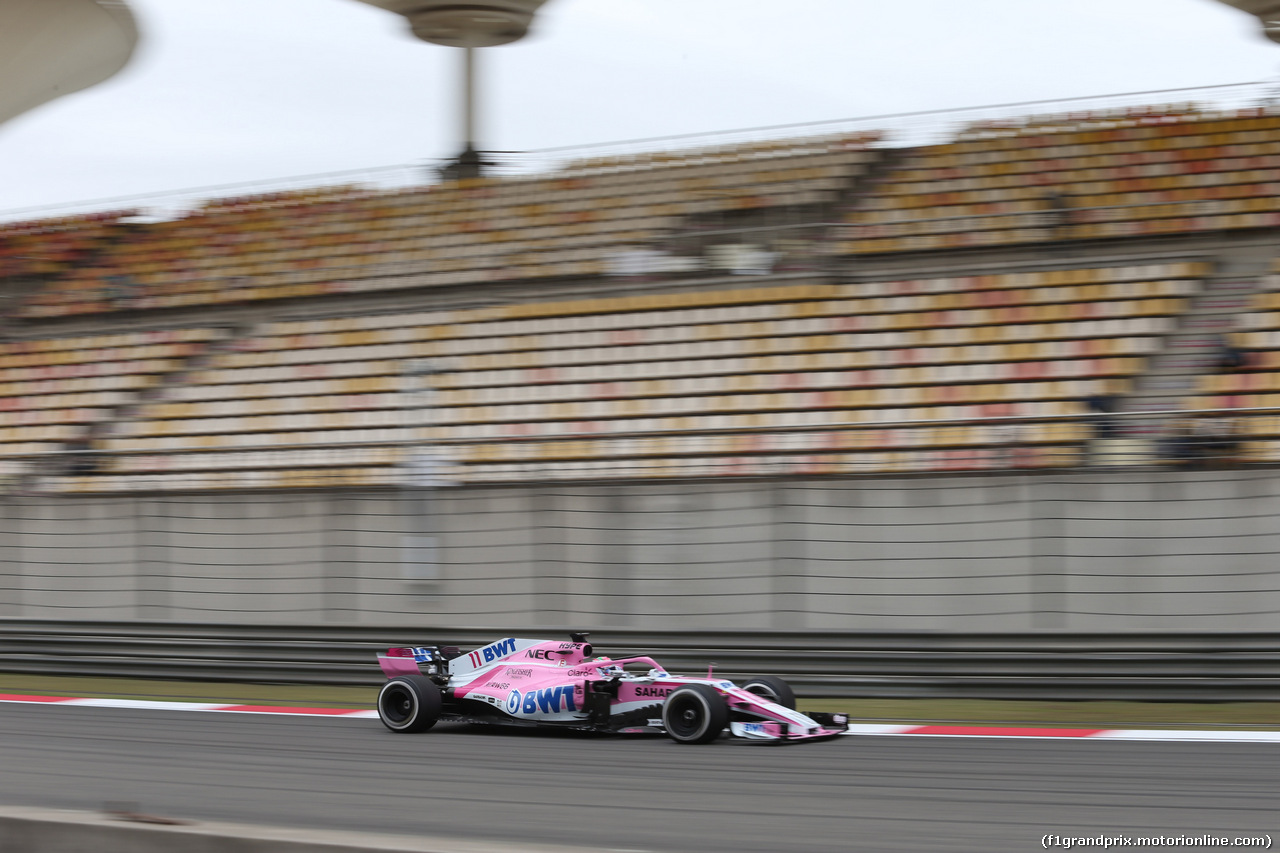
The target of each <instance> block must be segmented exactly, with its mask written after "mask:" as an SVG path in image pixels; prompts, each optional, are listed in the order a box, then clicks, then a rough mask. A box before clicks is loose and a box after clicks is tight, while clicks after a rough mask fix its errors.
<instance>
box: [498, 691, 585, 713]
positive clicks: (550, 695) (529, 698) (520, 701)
mask: <svg viewBox="0 0 1280 853" xmlns="http://www.w3.org/2000/svg"><path fill="white" fill-rule="evenodd" d="M561 699H563V700H564V709H565V710H566V711H576V710H578V706H577V705H576V704H575V703H574V701H573V688H572V687H571V686H569V685H568V684H562V685H560V686H559V687H544V688H543V689H541V690H530V691H529V692H528V693H525V694H523V695H521V693H520V691H519V690H512V691H511V692H510V693H508V694H507V713H508V714H537V713H539V712H541V713H543V714H555V713H559V712H560V704H561V702H560V700H561Z"/></svg>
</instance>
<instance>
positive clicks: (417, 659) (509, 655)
mask: <svg viewBox="0 0 1280 853" xmlns="http://www.w3.org/2000/svg"><path fill="white" fill-rule="evenodd" d="M569 636H570V639H571V642H567V643H563V642H558V641H554V640H520V639H516V638H514V637H508V638H506V639H503V640H498V641H497V642H494V643H490V644H489V645H487V646H481V647H480V648H478V649H476V650H474V651H470V652H465V653H462V652H459V650H458V649H457V648H456V647H452V646H420V647H416V648H397V649H389V650H388V651H387V653H386V654H385V655H381V654H380V655H378V663H379V665H380V666H381V667H382V671H383V672H384V673H386V675H387V677H388V679H389V680H388V681H387V683H386V684H385V685H383V687H382V691H381V692H380V693H379V694H378V716H379V717H380V718H381V719H382V722H383V725H385V726H386V727H387V728H389V729H391V730H392V731H393V732H423V731H426V730H427V729H429V728H431V727H432V726H433V725H435V724H436V721H438V720H457V721H462V722H469V723H496V724H501V725H515V726H554V727H561V728H569V729H578V730H583V731H596V732H617V733H627V734H631V733H640V732H666V733H667V735H669V736H670V737H671V738H672V739H673V740H675V741H677V742H679V743H708V742H710V741H713V740H715V739H716V738H718V737H720V735H721V734H723V733H724V731H725V730H726V729H727V730H728V731H729V734H730V735H732V736H734V737H739V738H746V739H749V740H762V741H774V742H782V741H798V740H820V739H823V738H830V737H835V736H837V735H841V734H843V733H844V732H845V730H846V728H847V723H848V718H847V717H846V716H845V715H843V714H809V715H805V714H801V713H799V712H798V711H796V710H795V707H796V698H795V694H794V693H792V691H791V688H790V687H789V686H788V685H787V683H786V682H785V681H783V680H782V679H780V678H776V677H774V676H770V675H765V676H760V677H758V678H752V679H749V680H747V681H744V682H743V683H742V684H741V685H736V684H734V683H733V682H732V681H726V680H725V679H723V678H714V677H712V676H711V674H710V672H708V675H707V677H706V678H689V677H686V676H679V675H671V674H669V673H668V672H667V671H666V670H665V669H663V668H662V667H661V666H659V665H658V663H657V662H655V661H654V660H653V659H652V658H649V657H641V656H635V657H624V658H618V659H612V658H608V657H592V654H593V650H592V648H591V645H590V644H589V643H587V642H586V637H587V635H586V634H570V635H569Z"/></svg>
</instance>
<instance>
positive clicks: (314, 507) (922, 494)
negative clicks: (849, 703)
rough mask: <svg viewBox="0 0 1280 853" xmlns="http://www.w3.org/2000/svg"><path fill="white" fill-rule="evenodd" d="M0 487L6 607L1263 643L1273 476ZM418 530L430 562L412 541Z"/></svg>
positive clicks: (56, 614)
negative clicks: (426, 488) (268, 488)
mask: <svg viewBox="0 0 1280 853" xmlns="http://www.w3.org/2000/svg"><path fill="white" fill-rule="evenodd" d="M423 506H424V503H423V501H421V500H419V499H418V498H414V497H413V496H412V495H410V494H409V493H407V492H406V493H398V492H394V491H384V492H370V493H349V494H343V495H337V494H324V493H298V494H268V493H249V494H242V495H233V494H229V495H170V496H164V497H131V496H121V497H116V498H77V497H67V496H43V497H37V496H28V497H13V496H10V497H0V617H4V618H22V619H81V618H84V619H95V620H110V619H154V620H162V621H163V620H180V621H192V622H226V621H235V622H241V623H248V624H255V623H257V624H261V623H266V624H307V623H311V624H314V623H322V622H333V623H360V624H375V625H377V624H409V623H413V622H415V621H421V622H422V623H424V624H428V623H429V624H431V625H433V626H435V627H439V628H465V627H469V626H474V625H477V624H500V625H507V626H510V627H511V629H512V630H517V629H520V628H522V627H532V626H549V625H564V626H573V627H575V628H581V629H586V630H590V629H593V628H596V629H598V628H603V627H637V628H649V629H656V630H690V629H734V628H746V629H766V628H779V629H806V628H808V629H816V630H831V631H883V630H910V631H914V630H919V631H949V632H957V633H964V632H971V631H1006V632H1019V633H1020V632H1025V631H1040V630H1044V631H1080V632H1098V633H1106V632H1131V631H1143V632H1161V631H1168V632H1176V633H1182V632H1187V631H1196V632H1207V631H1226V632H1240V631H1270V630H1273V628H1274V625H1275V620H1276V616H1277V614H1280V569H1277V564H1276V554H1277V553H1280V472H1278V471H1276V470H1274V469H1272V470H1263V469H1259V470H1248V471H1160V470H1148V471H1052V472H1023V473H1015V474H1009V475H989V476H958V477H896V478H895V477H875V478H865V479H858V478H847V479H827V480H787V481H779V482H761V481H743V482H730V481H716V482H699V483H680V482H671V483H643V482H637V483H628V484H608V485H604V484H596V485H590V484H588V485H575V484H569V483H541V484H538V483H534V484H529V485H527V486H520V487H514V486H511V487H508V486H503V487H497V486H476V487H466V488H459V489H452V490H440V491H438V492H436V493H435V495H434V496H433V497H432V498H431V499H430V501H429V502H427V503H426V504H425V506H427V507H428V509H427V510H426V514H425V515H424V514H423ZM427 534H429V535H431V536H433V537H435V538H436V539H437V540H438V548H437V549H436V554H437V555H438V558H439V559H438V564H437V565H435V566H434V567H426V568H424V567H423V566H421V565H418V566H417V567H416V568H414V569H412V570H410V568H409V567H408V566H407V565H406V564H405V559H404V558H405V556H406V554H410V553H418V552H415V551H412V549H410V548H408V547H407V544H408V543H410V542H416V541H418V540H420V539H421V538H422V536H424V535H427Z"/></svg>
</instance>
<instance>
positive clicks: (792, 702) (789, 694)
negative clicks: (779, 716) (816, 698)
mask: <svg viewBox="0 0 1280 853" xmlns="http://www.w3.org/2000/svg"><path fill="white" fill-rule="evenodd" d="M738 686H739V687H741V688H742V689H743V690H746V691H747V692H749V693H754V694H756V695H757V696H760V697H761V698H764V699H768V700H769V701H770V702H773V703H774V704H777V705H781V706H782V707H784V708H790V709H791V710H793V711H794V710H795V709H796V694H795V691H794V690H792V689H791V685H790V684H787V682H785V681H783V680H782V679H781V678H778V676H776V675H757V676H756V677H755V678H752V679H750V680H749V681H744V682H743V683H742V684H740V685H738Z"/></svg>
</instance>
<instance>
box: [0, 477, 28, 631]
mask: <svg viewBox="0 0 1280 853" xmlns="http://www.w3.org/2000/svg"><path fill="white" fill-rule="evenodd" d="M0 504H2V505H3V506H4V516H3V517H4V529H3V530H2V531H0V578H3V579H4V586H3V588H2V589H0V616H2V617H5V618H10V619H19V618H21V617H22V616H23V602H22V586H23V575H24V574H25V573H24V571H23V563H22V524H21V515H20V514H19V512H18V507H19V498H17V497H15V496H13V495H6V496H4V498H3V499H2V500H0Z"/></svg>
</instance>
